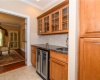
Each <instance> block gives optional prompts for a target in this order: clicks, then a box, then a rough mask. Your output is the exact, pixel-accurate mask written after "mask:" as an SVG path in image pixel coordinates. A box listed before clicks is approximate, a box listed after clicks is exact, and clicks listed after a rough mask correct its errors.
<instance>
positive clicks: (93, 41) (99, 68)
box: [79, 38, 100, 80]
mask: <svg viewBox="0 0 100 80" xmlns="http://www.w3.org/2000/svg"><path fill="white" fill-rule="evenodd" d="M79 80H100V38H82V39H80V54H79Z"/></svg>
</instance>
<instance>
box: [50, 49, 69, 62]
mask: <svg viewBox="0 0 100 80" xmlns="http://www.w3.org/2000/svg"><path fill="white" fill-rule="evenodd" d="M50 58H54V59H57V60H59V61H62V62H65V63H68V55H67V54H62V53H60V52H56V51H50Z"/></svg>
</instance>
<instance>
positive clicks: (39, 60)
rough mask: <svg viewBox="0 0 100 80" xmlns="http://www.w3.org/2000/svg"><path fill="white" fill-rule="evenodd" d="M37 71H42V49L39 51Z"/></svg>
mask: <svg viewBox="0 0 100 80" xmlns="http://www.w3.org/2000/svg"><path fill="white" fill-rule="evenodd" d="M36 66H37V67H36V68H37V71H38V72H39V73H40V70H41V50H38V51H37V65H36Z"/></svg>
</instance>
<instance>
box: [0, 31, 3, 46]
mask: <svg viewBox="0 0 100 80" xmlns="http://www.w3.org/2000/svg"><path fill="white" fill-rule="evenodd" d="M0 46H3V32H2V30H1V29H0Z"/></svg>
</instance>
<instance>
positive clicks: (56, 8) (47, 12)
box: [37, 0, 69, 19]
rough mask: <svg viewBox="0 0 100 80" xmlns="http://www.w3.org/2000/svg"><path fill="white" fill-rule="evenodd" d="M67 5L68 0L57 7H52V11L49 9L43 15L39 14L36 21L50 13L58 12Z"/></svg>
mask: <svg viewBox="0 0 100 80" xmlns="http://www.w3.org/2000/svg"><path fill="white" fill-rule="evenodd" d="M68 4H69V0H65V1H63V2H62V3H60V4H58V5H57V6H55V7H53V8H52V9H50V10H48V11H46V12H45V13H43V14H41V15H40V16H38V17H37V19H40V18H42V17H44V16H45V15H48V14H50V13H52V12H53V11H55V10H58V9H60V8H62V7H63V6H66V5H68Z"/></svg>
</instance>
